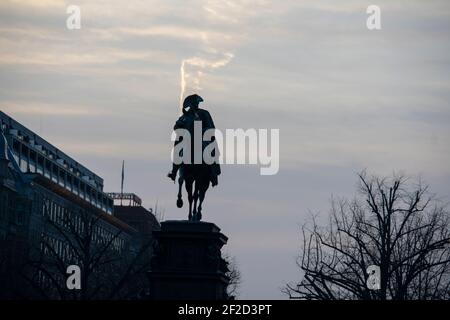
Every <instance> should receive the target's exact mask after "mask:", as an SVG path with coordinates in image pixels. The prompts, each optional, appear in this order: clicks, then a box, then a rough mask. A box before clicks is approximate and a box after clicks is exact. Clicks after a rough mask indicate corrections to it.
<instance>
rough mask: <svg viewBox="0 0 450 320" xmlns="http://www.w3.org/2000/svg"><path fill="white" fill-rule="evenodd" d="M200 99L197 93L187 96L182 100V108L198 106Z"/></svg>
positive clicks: (201, 99)
mask: <svg viewBox="0 0 450 320" xmlns="http://www.w3.org/2000/svg"><path fill="white" fill-rule="evenodd" d="M202 101H203V98H202V97H200V96H199V95H198V94H193V95H190V96H187V97H186V99H184V102H183V109H187V108H189V107H192V106H198V104H199V103H200V102H202Z"/></svg>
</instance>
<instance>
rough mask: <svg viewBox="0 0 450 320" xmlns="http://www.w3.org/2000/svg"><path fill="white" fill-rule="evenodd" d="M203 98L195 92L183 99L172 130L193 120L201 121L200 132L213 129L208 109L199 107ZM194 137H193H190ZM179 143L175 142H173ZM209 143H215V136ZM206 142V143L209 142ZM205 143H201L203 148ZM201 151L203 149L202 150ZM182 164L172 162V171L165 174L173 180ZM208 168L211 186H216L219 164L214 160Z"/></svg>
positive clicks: (185, 125)
mask: <svg viewBox="0 0 450 320" xmlns="http://www.w3.org/2000/svg"><path fill="white" fill-rule="evenodd" d="M202 101H203V99H202V97H200V96H199V95H197V94H193V95H190V96H188V97H186V99H184V102H183V114H182V115H181V116H180V118H179V119H178V120H177V122H176V123H175V126H174V130H176V129H178V128H186V127H187V126H189V125H190V124H192V123H193V122H194V121H201V122H202V129H203V132H202V134H203V133H204V132H205V131H206V130H208V129H215V126H214V121H213V119H212V117H211V115H210V114H209V112H208V111H206V110H204V109H201V108H199V106H198V105H199V104H200V102H202ZM192 138H194V137H192ZM177 143H179V141H178V142H175V144H177ZM209 143H216V142H215V138H214V137H213V138H212V140H211V142H209ZM209 143H208V144H209ZM205 147H206V145H205V144H204V145H203V148H202V149H204V148H205ZM202 151H203V150H202ZM216 158H218V155H216ZM181 166H182V164H175V163H173V164H172V171H171V172H169V174H168V175H167V176H168V177H169V178H170V179H172V180H173V181H175V179H176V176H177V171H178V169H179V168H180V167H181ZM208 167H209V168H210V172H209V177H210V181H211V184H212V186H213V187H214V186H216V185H217V184H218V176H219V175H220V165H219V163H217V162H214V163H213V164H212V165H210V166H208Z"/></svg>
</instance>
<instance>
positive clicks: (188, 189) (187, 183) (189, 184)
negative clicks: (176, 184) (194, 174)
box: [185, 179, 194, 221]
mask: <svg viewBox="0 0 450 320" xmlns="http://www.w3.org/2000/svg"><path fill="white" fill-rule="evenodd" d="M193 183H194V181H193V180H190V179H189V180H186V181H185V186H186V192H187V194H188V201H189V215H188V219H189V221H191V220H192V201H193V196H192V184H193Z"/></svg>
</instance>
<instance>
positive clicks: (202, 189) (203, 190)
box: [197, 179, 209, 221]
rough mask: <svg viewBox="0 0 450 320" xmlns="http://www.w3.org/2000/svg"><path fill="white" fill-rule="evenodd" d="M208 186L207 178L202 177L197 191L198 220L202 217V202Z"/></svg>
mask: <svg viewBox="0 0 450 320" xmlns="http://www.w3.org/2000/svg"><path fill="white" fill-rule="evenodd" d="M208 188H209V179H202V182H201V184H200V191H199V200H200V201H199V204H198V210H197V215H198V220H199V221H200V220H201V219H202V204H203V200H205V195H206V191H207V190H208Z"/></svg>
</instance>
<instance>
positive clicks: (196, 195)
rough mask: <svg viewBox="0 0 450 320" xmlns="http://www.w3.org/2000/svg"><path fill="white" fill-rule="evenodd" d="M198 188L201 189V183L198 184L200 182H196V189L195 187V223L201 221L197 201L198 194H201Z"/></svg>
mask: <svg viewBox="0 0 450 320" xmlns="http://www.w3.org/2000/svg"><path fill="white" fill-rule="evenodd" d="M198 188H199V183H198V180H196V181H195V187H194V220H195V221H198V220H199V219H198V216H197V214H198V211H197V200H198V192H199V190H198Z"/></svg>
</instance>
